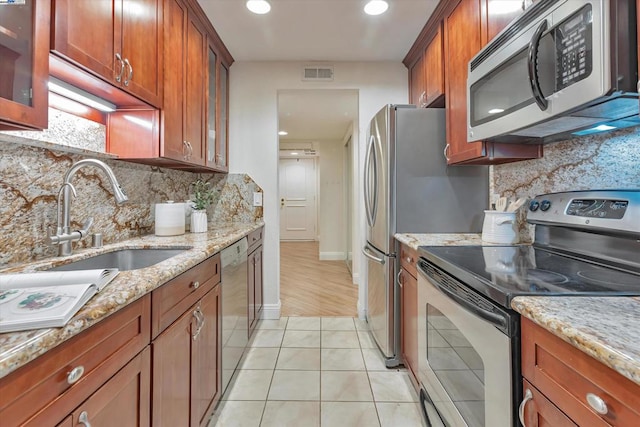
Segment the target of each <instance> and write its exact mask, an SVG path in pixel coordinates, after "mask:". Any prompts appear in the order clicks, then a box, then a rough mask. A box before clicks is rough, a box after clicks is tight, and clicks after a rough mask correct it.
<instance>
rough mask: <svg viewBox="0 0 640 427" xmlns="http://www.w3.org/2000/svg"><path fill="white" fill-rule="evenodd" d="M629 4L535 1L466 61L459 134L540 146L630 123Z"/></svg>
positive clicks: (634, 92) (634, 85) (632, 59)
mask: <svg viewBox="0 0 640 427" xmlns="http://www.w3.org/2000/svg"><path fill="white" fill-rule="evenodd" d="M639 87H640V84H639V83H638V41H637V24H636V2H635V1H630V0H539V1H538V2H536V3H534V5H533V6H531V7H529V8H528V9H527V10H526V11H525V12H523V13H522V15H520V16H519V17H518V18H516V19H515V20H514V21H513V22H511V23H510V24H509V25H508V26H507V27H506V28H505V29H504V30H503V31H502V32H500V34H498V35H497V36H496V37H495V38H494V39H493V40H492V41H491V42H490V43H489V44H488V45H487V46H485V47H484V48H483V49H482V50H481V51H480V52H479V53H478V54H477V55H476V56H475V57H474V58H473V59H472V60H471V61H470V62H469V74H468V80H467V124H468V134H467V136H468V137H467V139H468V141H469V142H471V141H479V140H489V141H497V142H512V143H534V144H541V143H547V142H554V141H558V140H561V139H566V138H568V137H569V138H570V137H572V136H573V135H586V134H589V133H595V132H597V131H599V130H605V129H613V128H621V127H628V126H635V125H638V124H640V119H639V118H638V91H639Z"/></svg>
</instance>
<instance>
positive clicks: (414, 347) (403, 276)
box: [398, 269, 418, 381]
mask: <svg viewBox="0 0 640 427" xmlns="http://www.w3.org/2000/svg"><path fill="white" fill-rule="evenodd" d="M398 281H399V282H400V293H401V298H402V332H401V340H402V359H403V360H404V363H405V365H406V367H407V369H409V371H410V372H411V374H412V376H413V380H414V381H415V380H416V378H417V374H418V279H416V278H415V277H413V276H412V275H411V274H409V273H407V272H406V271H405V270H403V269H401V270H400V274H399V277H398Z"/></svg>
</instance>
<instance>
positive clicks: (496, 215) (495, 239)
mask: <svg viewBox="0 0 640 427" xmlns="http://www.w3.org/2000/svg"><path fill="white" fill-rule="evenodd" d="M482 241H483V242H487V243H504V244H513V243H516V242H517V241H518V234H517V232H516V213H515V212H500V211H484V222H483V223H482Z"/></svg>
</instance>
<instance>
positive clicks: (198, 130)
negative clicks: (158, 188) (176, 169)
mask: <svg viewBox="0 0 640 427" xmlns="http://www.w3.org/2000/svg"><path fill="white" fill-rule="evenodd" d="M188 15H189V20H188V22H187V34H186V43H187V44H186V47H187V48H186V51H185V52H186V56H185V57H184V59H183V61H184V62H185V64H186V67H187V69H186V73H185V74H186V82H185V84H186V87H185V91H184V118H183V120H184V126H185V127H184V139H185V140H186V141H187V145H188V149H189V158H188V160H189V163H192V164H197V165H204V164H205V141H204V132H205V129H204V126H205V121H204V113H205V88H206V82H205V69H206V68H205V52H206V49H207V48H206V41H207V35H206V33H205V30H204V28H203V27H202V25H201V24H200V22H199V21H198V19H197V17H196V16H195V15H193V14H192V13H191V12H189V14H188ZM176 59H177V58H176Z"/></svg>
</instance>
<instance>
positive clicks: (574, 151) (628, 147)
mask: <svg viewBox="0 0 640 427" xmlns="http://www.w3.org/2000/svg"><path fill="white" fill-rule="evenodd" d="M490 176H491V183H490V184H491V189H492V190H491V193H492V194H493V193H497V194H501V195H503V196H507V197H509V198H511V199H514V198H517V197H528V198H530V197H534V196H536V195H538V194H545V193H553V192H558V191H569V190H593V189H640V127H636V128H631V129H623V130H619V131H616V132H610V133H603V134H600V135H593V136H589V137H582V138H578V139H572V140H569V141H565V142H558V143H555V144H550V145H546V146H545V147H544V157H543V158H542V159H537V160H528V161H524V162H517V163H509V164H504V165H498V166H493V167H492V171H491V174H490ZM525 212H526V211H525V209H522V210H521V211H520V217H519V222H520V224H521V232H520V237H521V241H523V242H527V241H531V240H532V236H533V227H532V226H528V225H527V224H526V221H525V219H526V216H525Z"/></svg>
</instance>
